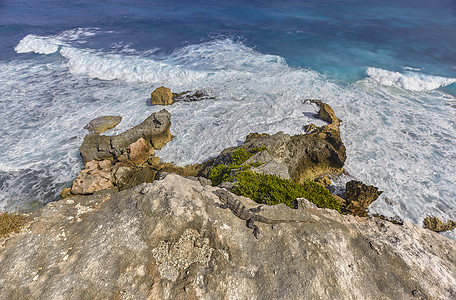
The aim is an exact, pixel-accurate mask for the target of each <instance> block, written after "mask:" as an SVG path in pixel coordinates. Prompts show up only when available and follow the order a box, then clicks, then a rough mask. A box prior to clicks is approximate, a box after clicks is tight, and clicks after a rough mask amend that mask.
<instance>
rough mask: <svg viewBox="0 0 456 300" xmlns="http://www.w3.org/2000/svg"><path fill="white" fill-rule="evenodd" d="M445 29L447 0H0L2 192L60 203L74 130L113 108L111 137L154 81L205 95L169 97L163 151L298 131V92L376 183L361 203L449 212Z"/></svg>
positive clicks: (141, 108) (453, 36) (451, 106)
mask: <svg viewBox="0 0 456 300" xmlns="http://www.w3.org/2000/svg"><path fill="white" fill-rule="evenodd" d="M455 28H456V2H454V1H450V0H436V1H423V0H419V1H405V0H395V1H390V0H387V1H385V0H383V1H356V0H351V1H349V0H345V1H344V0H340V1H337V0H320V1H280V2H278V1H229V2H225V3H220V1H172V2H170V1H18V0H16V1H1V2H0V37H1V43H0V70H1V71H0V96H1V97H0V137H1V138H2V143H1V144H0V152H1V153H2V155H1V156H0V203H1V205H2V206H5V205H13V206H14V205H19V206H21V205H27V204H28V203H31V202H34V201H38V202H48V201H52V200H55V199H58V192H59V191H60V190H61V188H63V187H66V186H69V185H70V183H71V180H72V179H73V178H74V177H75V176H76V174H77V172H78V171H79V170H80V169H81V167H82V163H81V160H80V157H79V154H78V148H79V145H80V143H81V142H82V139H83V137H84V135H85V134H86V131H85V130H84V129H83V127H84V125H85V124H87V123H88V121H90V119H91V118H94V117H97V116H99V115H102V114H121V115H122V116H123V117H124V121H123V122H122V123H121V125H120V126H119V128H118V129H115V130H113V131H111V132H109V134H114V133H118V132H121V131H122V130H125V129H126V128H128V127H131V126H133V125H135V124H137V123H139V122H140V121H141V120H142V119H144V118H145V117H146V116H147V115H149V114H150V113H151V112H154V111H157V110H158V109H159V108H156V107H151V106H146V102H147V97H148V95H149V94H150V92H151V90H153V89H154V88H155V87H158V86H160V85H167V86H169V87H171V88H172V89H173V90H175V91H183V90H188V89H201V88H204V89H206V90H208V91H210V92H211V93H212V94H213V95H214V96H215V98H216V101H212V102H209V103H207V102H206V103H192V104H177V105H175V106H173V107H170V108H169V110H170V111H171V113H172V115H173V127H172V128H173V129H172V130H173V134H174V135H175V136H176V138H175V139H174V140H173V142H171V143H170V144H169V145H167V146H166V147H165V148H164V149H163V150H162V151H161V152H160V153H159V155H160V157H162V158H163V159H164V160H168V161H174V162H176V163H178V164H186V163H194V162H200V161H202V160H205V159H207V158H209V157H211V156H214V155H216V154H217V153H218V152H220V151H221V150H222V149H223V148H225V147H228V146H233V145H235V144H237V143H239V142H241V141H242V140H243V138H244V137H245V136H246V135H247V134H248V133H249V132H251V131H263V132H269V133H274V132H277V131H280V130H283V131H285V132H286V133H290V134H296V133H302V127H303V125H305V123H306V122H307V123H308V122H315V120H311V119H309V117H308V116H309V114H308V113H307V114H306V110H309V109H311V108H309V107H305V106H303V105H302V104H301V100H302V99H305V98H307V97H308V98H320V99H322V100H325V101H327V102H328V103H330V104H331V105H332V106H333V107H334V108H335V110H336V113H337V114H338V115H339V116H340V118H341V119H342V120H343V121H344V122H343V125H342V134H343V138H344V141H345V143H346V146H347V149H348V157H349V158H348V160H347V163H346V169H347V171H348V172H349V173H350V174H352V175H353V176H354V177H356V178H359V179H361V180H364V181H365V182H367V183H369V184H374V185H376V186H379V187H380V189H382V190H384V191H385V192H384V194H383V196H384V197H383V198H382V199H380V200H378V202H376V203H375V204H374V205H373V206H372V208H371V209H372V211H376V212H381V213H384V214H389V215H393V214H398V215H400V216H402V217H404V218H406V219H408V220H411V221H413V222H416V223H419V222H421V220H422V218H423V217H424V216H425V215H426V214H433V215H438V216H441V217H442V218H453V219H456V208H455V206H456V200H455V199H456V184H455V182H456V180H455V175H454V174H456V168H455V166H454V161H455V159H456V149H455V147H454V145H456V138H455V136H456V101H455V97H454V96H455V95H456V88H455V84H454V82H455V81H456V79H455V78H456V56H455V55H454V49H456V30H455ZM341 180H342V181H343V180H346V179H341ZM385 198H390V199H392V200H391V201H387V200H385ZM24 203H25V204H24ZM388 203H389V204H388ZM391 203H393V204H391Z"/></svg>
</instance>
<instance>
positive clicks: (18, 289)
mask: <svg viewBox="0 0 456 300" xmlns="http://www.w3.org/2000/svg"><path fill="white" fill-rule="evenodd" d="M215 190H216V188H214V187H211V186H204V187H203V186H202V185H201V184H200V183H199V182H198V181H195V180H189V179H185V178H183V177H180V176H178V175H168V176H166V178H165V179H164V180H161V181H156V182H154V183H152V184H142V185H140V186H137V187H135V188H134V189H131V190H128V191H124V192H101V193H99V194H95V195H92V196H76V197H72V198H69V199H64V200H61V201H58V202H51V203H48V204H47V205H46V206H45V207H44V208H42V209H40V210H38V211H36V212H35V213H33V214H32V215H30V216H29V219H30V220H31V222H30V223H29V224H28V226H27V227H26V228H24V229H23V230H22V232H21V233H18V234H13V235H11V236H10V237H8V238H6V239H5V238H3V239H0V270H2V276H1V277H0V299H5V300H6V299H7V300H10V299H68V300H71V299H78V300H79V299H138V300H140V299H367V300H368V299H399V300H401V299H407V300H409V299H415V297H418V298H416V299H454V298H455V297H456V288H455V287H456V252H455V251H454V249H456V242H455V241H452V240H450V239H448V238H446V237H443V236H440V235H439V234H437V233H434V232H432V231H429V230H425V229H423V228H420V227H418V226H416V225H414V224H411V223H408V222H404V224H403V225H402V226H398V225H394V224H392V223H390V222H387V221H383V220H381V219H378V218H359V217H356V216H350V215H341V214H338V213H336V212H335V211H331V210H327V209H318V208H315V207H314V206H312V205H305V203H306V202H307V201H305V200H304V199H299V200H300V201H299V203H301V204H300V205H298V206H299V207H300V208H299V209H291V208H288V207H286V206H285V205H282V204H281V205H276V206H271V207H270V206H265V207H263V211H262V212H260V213H259V214H261V215H263V216H264V217H267V218H270V219H288V220H289V219H293V220H313V221H314V222H315V223H281V224H276V225H268V224H263V223H261V222H257V223H256V225H257V226H258V227H259V229H260V234H259V239H258V240H257V239H255V237H254V236H253V233H252V229H249V228H248V227H247V226H246V224H245V221H242V220H240V219H239V218H237V217H236V216H235V215H234V214H233V213H232V212H231V211H229V210H227V209H221V208H219V207H217V206H216V205H215V204H216V203H219V199H218V197H217V196H215V195H214V194H213V192H214V191H215ZM235 197H236V199H239V200H240V201H242V203H243V204H244V205H246V206H247V207H249V208H250V207H256V206H257V204H256V203H254V202H253V201H251V200H249V199H247V198H243V197H237V196H235ZM303 203H304V204H303Z"/></svg>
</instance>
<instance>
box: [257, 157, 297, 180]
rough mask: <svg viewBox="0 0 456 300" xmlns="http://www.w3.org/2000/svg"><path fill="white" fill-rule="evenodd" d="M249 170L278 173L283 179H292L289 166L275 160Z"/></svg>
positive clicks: (271, 173) (261, 172)
mask: <svg viewBox="0 0 456 300" xmlns="http://www.w3.org/2000/svg"><path fill="white" fill-rule="evenodd" d="M249 171H252V172H254V173H260V174H270V175H276V176H279V177H280V178H283V179H291V177H290V174H288V168H287V167H286V166H285V165H284V164H281V163H278V162H276V161H275V160H270V161H268V162H266V163H264V164H262V165H260V166H258V167H254V168H251V169H250V170H249Z"/></svg>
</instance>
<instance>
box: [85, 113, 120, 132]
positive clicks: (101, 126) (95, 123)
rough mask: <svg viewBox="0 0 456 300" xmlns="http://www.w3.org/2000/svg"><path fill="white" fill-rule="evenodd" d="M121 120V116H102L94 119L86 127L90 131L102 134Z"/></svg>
mask: <svg viewBox="0 0 456 300" xmlns="http://www.w3.org/2000/svg"><path fill="white" fill-rule="evenodd" d="M121 121H122V117H121V116H102V117H98V118H96V119H93V120H92V121H90V123H89V124H87V125H86V126H85V127H84V128H85V129H87V130H88V131H89V132H90V133H95V134H100V133H103V132H105V131H108V130H109V129H112V128H114V127H116V126H117V124H119V123H120V122H121Z"/></svg>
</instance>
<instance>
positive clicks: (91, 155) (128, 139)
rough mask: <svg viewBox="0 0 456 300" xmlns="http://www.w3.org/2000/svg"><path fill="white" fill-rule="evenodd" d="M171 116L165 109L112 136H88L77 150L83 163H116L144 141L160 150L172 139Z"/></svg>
mask: <svg viewBox="0 0 456 300" xmlns="http://www.w3.org/2000/svg"><path fill="white" fill-rule="evenodd" d="M170 127H171V115H170V113H169V112H168V111H166V110H165V109H163V110H161V111H159V112H157V113H153V114H152V115H150V116H149V117H148V118H147V119H146V120H144V121H143V122H142V123H141V124H139V125H137V126H135V127H133V128H131V129H128V130H127V131H125V132H123V133H121V134H119V135H114V136H104V135H98V134H89V135H87V136H85V138H84V142H83V143H82V145H81V148H80V149H79V150H80V152H81V156H82V159H83V161H84V163H87V162H88V161H91V160H104V159H108V160H111V161H116V160H117V159H118V158H119V157H120V156H121V155H123V154H124V153H125V152H126V151H127V149H129V148H130V145H131V144H133V143H135V142H138V140H139V139H141V138H142V139H144V140H145V141H146V142H148V143H150V145H151V146H152V147H153V148H154V149H160V148H161V147H163V146H164V145H165V144H166V143H167V142H169V141H170V140H171V138H172V136H171V133H170Z"/></svg>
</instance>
